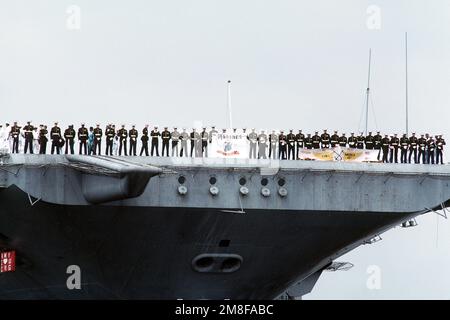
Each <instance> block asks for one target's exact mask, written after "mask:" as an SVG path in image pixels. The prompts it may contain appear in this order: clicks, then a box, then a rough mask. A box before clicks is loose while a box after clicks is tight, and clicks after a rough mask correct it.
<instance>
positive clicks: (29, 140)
mask: <svg viewBox="0 0 450 320" xmlns="http://www.w3.org/2000/svg"><path fill="white" fill-rule="evenodd" d="M33 130H34V127H33V126H32V125H31V122H30V121H28V122H27V125H26V126H25V127H23V131H24V134H25V147H24V149H23V153H27V151H28V148H30V153H31V154H32V153H33Z"/></svg>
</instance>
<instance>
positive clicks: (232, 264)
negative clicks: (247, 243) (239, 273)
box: [220, 258, 241, 272]
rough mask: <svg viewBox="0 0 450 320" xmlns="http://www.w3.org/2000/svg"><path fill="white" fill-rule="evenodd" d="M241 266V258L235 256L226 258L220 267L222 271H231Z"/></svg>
mask: <svg viewBox="0 0 450 320" xmlns="http://www.w3.org/2000/svg"><path fill="white" fill-rule="evenodd" d="M240 267H241V260H239V259H237V258H227V259H225V260H224V261H223V262H222V265H221V267H220V269H221V271H222V272H233V271H236V270H237V269H239V268H240Z"/></svg>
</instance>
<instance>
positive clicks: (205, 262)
mask: <svg viewBox="0 0 450 320" xmlns="http://www.w3.org/2000/svg"><path fill="white" fill-rule="evenodd" d="M213 263H214V259H213V258H211V257H203V258H200V259H198V260H197V261H196V262H195V264H196V267H197V268H198V269H199V270H206V269H209V268H211V267H212V265H213Z"/></svg>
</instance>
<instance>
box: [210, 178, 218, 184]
mask: <svg viewBox="0 0 450 320" xmlns="http://www.w3.org/2000/svg"><path fill="white" fill-rule="evenodd" d="M216 182H217V179H216V177H211V178H209V183H210V184H216Z"/></svg>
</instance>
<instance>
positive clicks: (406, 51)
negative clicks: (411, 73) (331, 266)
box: [405, 32, 409, 135]
mask: <svg viewBox="0 0 450 320" xmlns="http://www.w3.org/2000/svg"><path fill="white" fill-rule="evenodd" d="M405 56H406V59H405V60H406V70H405V71H406V72H405V76H406V135H408V134H409V123H408V117H409V114H408V111H409V110H408V32H405Z"/></svg>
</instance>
